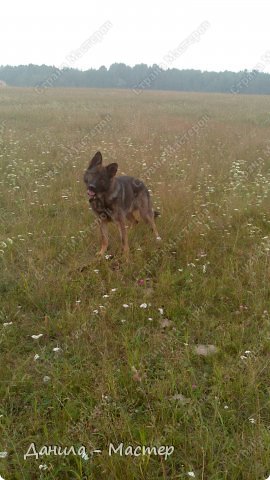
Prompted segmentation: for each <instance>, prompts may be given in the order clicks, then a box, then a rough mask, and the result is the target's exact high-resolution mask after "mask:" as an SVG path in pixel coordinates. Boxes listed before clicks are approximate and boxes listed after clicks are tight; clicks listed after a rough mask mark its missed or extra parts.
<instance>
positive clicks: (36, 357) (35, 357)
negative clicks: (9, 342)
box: [34, 353, 39, 361]
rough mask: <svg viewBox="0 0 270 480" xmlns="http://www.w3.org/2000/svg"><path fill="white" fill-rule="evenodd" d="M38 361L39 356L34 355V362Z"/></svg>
mask: <svg viewBox="0 0 270 480" xmlns="http://www.w3.org/2000/svg"><path fill="white" fill-rule="evenodd" d="M38 359H39V354H38V353H36V355H35V356H34V360H35V361H36V360H38Z"/></svg>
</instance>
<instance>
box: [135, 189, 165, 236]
mask: <svg viewBox="0 0 270 480" xmlns="http://www.w3.org/2000/svg"><path fill="white" fill-rule="evenodd" d="M139 210H140V215H141V217H142V219H143V220H144V221H145V222H146V223H148V224H149V225H150V226H151V228H152V230H153V232H154V235H155V237H156V239H157V240H161V237H160V236H159V233H158V230H157V227H156V224H155V213H154V210H153V208H152V202H151V200H150V198H143V199H142V200H141V202H140V203H139Z"/></svg>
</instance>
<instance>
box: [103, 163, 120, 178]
mask: <svg viewBox="0 0 270 480" xmlns="http://www.w3.org/2000/svg"><path fill="white" fill-rule="evenodd" d="M106 170H107V172H108V175H109V177H110V178H112V177H114V175H115V174H116V172H117V170H118V163H110V165H107V167H106Z"/></svg>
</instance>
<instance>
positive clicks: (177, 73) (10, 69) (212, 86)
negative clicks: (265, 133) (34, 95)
mask: <svg viewBox="0 0 270 480" xmlns="http://www.w3.org/2000/svg"><path fill="white" fill-rule="evenodd" d="M5 84H6V85H7V86H16V87H33V88H36V90H37V92H42V91H44V90H45V89H47V88H51V87H95V88H129V89H133V90H134V92H135V93H137V94H140V93H141V92H142V91H144V90H149V89H152V90H179V91H186V92H224V93H235V94H236V93H240V94H241V93H242V94H247V93H250V94H270V74H268V73H264V72H259V71H258V70H252V71H248V70H244V71H240V72H229V71H225V72H206V71H201V70H178V69H176V68H169V69H167V70H165V69H162V68H161V67H159V66H158V65H152V66H147V65H145V64H140V65H135V66H134V67H129V66H128V65H125V64H124V63H114V64H113V65H111V66H110V68H106V67H104V66H102V67H100V68H99V69H97V70H96V69H93V68H91V69H90V70H86V71H81V70H78V69H75V68H63V69H58V68H56V67H53V66H47V65H32V64H30V65H19V66H9V65H7V66H0V86H1V85H2V86H3V85H5Z"/></svg>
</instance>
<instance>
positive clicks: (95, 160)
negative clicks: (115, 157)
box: [88, 152, 102, 168]
mask: <svg viewBox="0 0 270 480" xmlns="http://www.w3.org/2000/svg"><path fill="white" fill-rule="evenodd" d="M101 164H102V155H101V153H100V152H97V153H96V154H95V155H94V157H93V158H92V160H91V162H90V163H89V167H88V168H93V167H98V166H99V165H101Z"/></svg>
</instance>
